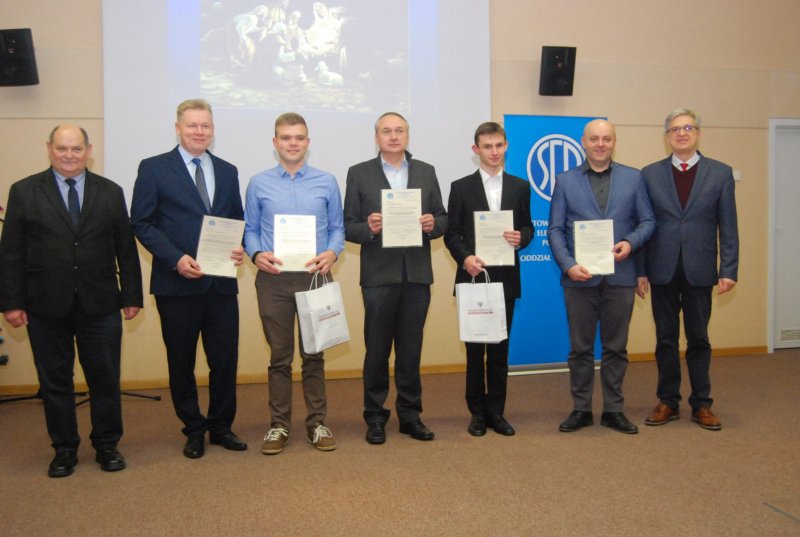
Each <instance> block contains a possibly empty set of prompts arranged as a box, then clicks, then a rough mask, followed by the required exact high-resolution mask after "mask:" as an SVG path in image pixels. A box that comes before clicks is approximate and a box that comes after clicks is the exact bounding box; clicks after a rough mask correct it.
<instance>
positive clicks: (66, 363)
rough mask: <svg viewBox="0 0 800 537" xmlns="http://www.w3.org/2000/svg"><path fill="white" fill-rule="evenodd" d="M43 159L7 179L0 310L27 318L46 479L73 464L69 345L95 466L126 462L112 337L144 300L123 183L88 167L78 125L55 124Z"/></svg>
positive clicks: (15, 321)
mask: <svg viewBox="0 0 800 537" xmlns="http://www.w3.org/2000/svg"><path fill="white" fill-rule="evenodd" d="M47 150H48V153H49V156H50V163H51V167H50V169H48V170H45V171H43V172H41V173H38V174H36V175H31V176H30V177H27V178H25V179H23V180H21V181H18V182H16V183H14V184H13V185H12V186H11V191H10V192H9V197H8V213H7V216H6V221H5V226H4V228H3V235H2V239H0V310H2V311H3V313H4V316H5V319H6V322H8V323H9V324H10V325H11V326H14V327H21V326H23V325H27V329H28V337H29V339H30V342H31V349H32V351H33V361H34V364H35V365H36V372H37V374H38V376H39V385H40V389H39V394H40V396H41V398H42V402H43V403H44V414H45V421H46V422H47V432H48V433H49V435H50V439H51V441H52V445H53V448H54V449H55V450H56V455H55V458H54V459H53V461H52V462H51V463H50V467H49V469H48V475H49V476H50V477H66V476H68V475H71V474H72V473H73V471H74V468H75V465H76V464H78V455H77V452H78V446H79V444H80V441H81V439H80V436H79V435H78V423H77V419H76V416H75V396H74V390H75V388H74V384H73V380H72V378H73V374H74V369H75V344H76V343H77V346H78V358H79V360H80V362H81V366H82V367H83V371H84V373H85V377H86V383H87V384H88V386H89V393H90V395H91V399H90V401H89V402H90V405H91V416H92V418H91V419H92V432H91V434H90V435H89V438H90V439H91V442H92V447H94V448H95V450H96V452H97V454H96V456H95V460H96V461H97V462H99V463H100V467H101V468H102V469H103V470H105V471H107V472H113V471H116V470H122V469H124V468H125V466H126V465H125V459H124V458H123V457H122V455H121V454H120V452H119V451H118V450H117V442H119V439H120V437H121V436H122V411H121V403H120V387H119V380H120V345H121V341H122V320H121V318H120V309H121V310H122V312H123V315H124V317H125V319H126V320H130V319H133V318H134V317H135V316H136V314H137V313H138V312H139V309H140V308H141V307H142V274H141V269H140V267H139V256H138V254H137V252H136V241H135V240H134V238H133V233H132V232H131V227H130V222H129V220H128V210H127V206H126V204H125V196H124V194H123V191H122V188H120V187H119V186H118V185H116V184H115V183H113V182H111V181H109V180H108V179H106V178H104V177H100V176H99V175H96V174H94V173H92V172H90V171H89V170H87V169H86V162H87V161H88V160H89V158H90V157H91V152H92V146H91V144H89V136H88V135H87V134H86V131H85V130H83V129H82V128H80V127H77V126H75V125H60V126H58V127H56V128H55V129H53V131H52V132H51V133H50V139H49V141H48V142H47Z"/></svg>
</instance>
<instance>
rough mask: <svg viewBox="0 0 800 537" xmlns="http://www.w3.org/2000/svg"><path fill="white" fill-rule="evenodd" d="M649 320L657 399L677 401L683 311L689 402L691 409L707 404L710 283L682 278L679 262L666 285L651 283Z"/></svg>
mask: <svg viewBox="0 0 800 537" xmlns="http://www.w3.org/2000/svg"><path fill="white" fill-rule="evenodd" d="M651 288H652V291H653V295H652V305H653V319H654V320H655V323H656V364H657V365H658V388H657V391H656V395H657V396H658V399H659V400H660V401H661V402H662V403H664V404H665V405H667V406H668V407H670V408H673V409H677V408H678V403H679V402H680V400H681V363H680V355H679V354H678V350H679V349H678V336H679V335H680V317H679V313H680V312H681V311H683V330H684V332H685V333H686V343H687V346H686V367H687V369H688V370H689V382H690V383H691V386H692V392H691V394H690V395H689V405H690V406H691V407H692V410H693V411H695V410H697V409H699V408H700V407H703V406H711V404H712V403H713V402H714V401H713V399H712V398H711V379H710V376H709V368H710V366H711V344H710V343H709V341H708V321H709V320H710V319H711V291H712V289H713V287H712V286H699V287H698V286H695V285H691V284H690V283H689V282H688V281H686V276H685V275H684V272H683V264H682V263H678V269H677V271H676V272H675V276H674V277H673V278H672V281H671V282H670V283H668V284H667V285H652V286H651Z"/></svg>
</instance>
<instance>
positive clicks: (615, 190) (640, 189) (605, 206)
mask: <svg viewBox="0 0 800 537" xmlns="http://www.w3.org/2000/svg"><path fill="white" fill-rule="evenodd" d="M616 141H617V135H616V130H615V128H614V125H612V124H611V123H609V122H608V121H606V120H603V119H595V120H593V121H590V122H589V123H587V124H586V127H585V128H584V131H583V137H582V138H581V143H582V144H583V147H584V149H585V150H586V162H584V163H583V164H582V165H581V166H578V167H577V168H573V169H571V170H569V171H567V172H565V173H562V174H561V175H559V176H558V177H557V178H556V187H555V190H554V191H553V200H552V202H551V204H550V227H549V228H548V230H547V236H548V238H549V239H550V248H551V249H552V251H553V257H554V258H555V260H556V262H557V263H558V266H559V268H560V269H561V271H562V274H561V285H562V286H563V287H564V302H565V303H566V306H567V319H568V321H569V344H570V353H569V359H568V360H567V361H568V363H569V373H570V391H571V393H572V401H573V405H574V406H573V411H572V412H571V413H570V415H569V417H568V418H567V419H566V420H565V421H563V422H562V423H561V425H559V428H558V429H559V431H561V432H565V433H569V432H574V431H577V430H579V429H581V428H583V427H586V426H588V425H592V423H593V420H594V417H593V415H592V392H593V389H594V341H595V335H596V333H597V327H598V325H599V326H600V342H601V344H602V346H603V351H602V356H601V361H600V381H601V384H602V389H603V414H602V415H601V417H600V425H603V426H605V427H610V428H612V429H614V430H616V431H619V432H622V433H626V434H636V433H637V432H638V431H639V429H638V428H637V427H636V425H634V424H633V423H631V422H630V421H629V420H628V418H627V417H626V416H625V414H624V413H623V404H624V401H625V399H624V397H623V394H622V382H623V380H624V378H625V371H626V369H627V367H628V351H627V344H628V326H629V325H630V320H631V314H632V313H633V301H634V292H635V291H636V284H637V280H636V276H637V273H638V272H639V271H638V268H639V266H637V265H638V264H637V261H638V260H637V259H636V256H635V255H634V254H636V253H637V251H638V250H640V249H641V247H642V246H644V244H645V243H646V242H647V239H649V238H650V236H651V235H652V234H653V229H654V227H655V217H654V216H653V209H652V207H651V206H650V200H648V199H647V191H646V189H645V186H644V183H643V181H642V178H641V175H640V173H639V170H636V169H634V168H630V167H628V166H625V165H622V164H619V163H618V162H615V161H612V160H611V157H612V156H613V154H614V147H615V145H616ZM586 220H612V221H613V234H614V238H613V242H614V246H613V248H612V251H610V252H609V255H612V253H613V256H614V266H613V271H612V272H611V273H610V274H608V273H604V272H599V271H595V273H592V270H591V266H587V265H588V263H586V262H585V261H583V260H582V259H580V258H579V257H578V256H577V255H576V252H575V230H576V228H579V227H581V224H585V223H586V222H583V221H586ZM639 264H640V262H639Z"/></svg>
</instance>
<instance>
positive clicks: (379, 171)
mask: <svg viewBox="0 0 800 537" xmlns="http://www.w3.org/2000/svg"><path fill="white" fill-rule="evenodd" d="M373 162H374V163H375V167H376V168H377V171H376V174H375V175H376V176H377V177H381V178H383V184H382V185H379V186H378V189H379V190H382V189H384V188H392V185H391V183H389V179H387V178H386V173H385V172H384V171H383V162H382V161H381V156H380V154H379V155H378V157H377V158H376V159H375V160H374V161H373ZM408 188H412V186H411V161H409V163H408Z"/></svg>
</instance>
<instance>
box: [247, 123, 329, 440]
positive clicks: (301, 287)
mask: <svg viewBox="0 0 800 537" xmlns="http://www.w3.org/2000/svg"><path fill="white" fill-rule="evenodd" d="M310 142H311V140H310V138H309V137H308V127H307V125H306V122H305V120H304V119H303V117H302V116H300V115H299V114H295V113H286V114H282V115H281V116H279V117H278V119H277V120H276V121H275V137H274V138H273V139H272V144H273V145H274V146H275V150H276V151H277V152H278V166H276V167H275V168H272V169H269V170H265V171H263V172H261V173H259V174H256V175H255V176H253V177H252V178H251V179H250V184H249V185H248V186H247V194H246V200H245V221H246V224H245V232H244V244H245V250H246V251H247V254H248V255H249V256H250V258H251V259H252V260H253V263H254V264H255V265H256V267H257V268H258V274H257V275H256V293H257V297H258V311H259V315H260V316H261V324H262V326H263V328H264V335H265V336H266V338H267V343H268V344H269V347H270V365H269V407H270V412H271V414H272V418H271V426H270V429H269V431H268V432H267V434H266V436H265V437H264V445H263V446H262V449H261V451H262V452H263V453H265V454H267V455H275V454H278V453H280V452H281V451H283V447H284V445H285V444H286V442H288V440H289V431H290V429H291V421H292V415H291V413H292V359H293V358H294V323H295V318H296V316H297V306H296V303H295V296H294V294H295V293H296V292H298V291H307V290H308V288H309V286H310V284H311V279H312V275H313V273H315V272H318V273H319V274H325V275H327V274H328V273H329V272H330V270H331V267H332V266H333V264H334V263H335V262H336V260H337V259H338V256H339V254H340V253H341V252H342V250H343V249H344V221H343V216H342V197H341V193H340V192H339V185H338V183H337V182H336V178H335V177H334V176H333V175H331V174H329V173H327V172H324V171H322V170H318V169H316V168H312V167H310V166H308V164H306V161H305V159H306V153H307V152H308V146H309V143H310ZM278 214H285V215H313V216H314V217H315V225H316V256H315V257H312V258H310V259H309V260H308V262H307V263H305V267H306V271H303V272H290V271H287V270H282V266H283V261H282V260H281V259H279V258H277V257H276V256H275V215H278ZM299 339H300V356H301V357H302V360H303V366H302V372H303V373H302V374H303V394H304V396H305V401H306V408H307V411H308V415H307V417H306V420H305V425H306V438H307V439H308V441H309V442H310V443H312V444H314V446H315V447H316V448H317V449H320V450H322V451H332V450H334V449H336V441H335V440H334V438H333V434H332V433H331V431H330V429H328V427H326V426H325V417H326V413H327V401H326V395H325V369H324V366H325V362H324V360H323V355H322V353H321V352H320V353H316V354H309V353H307V352H306V351H305V349H303V343H302V338H299Z"/></svg>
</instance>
